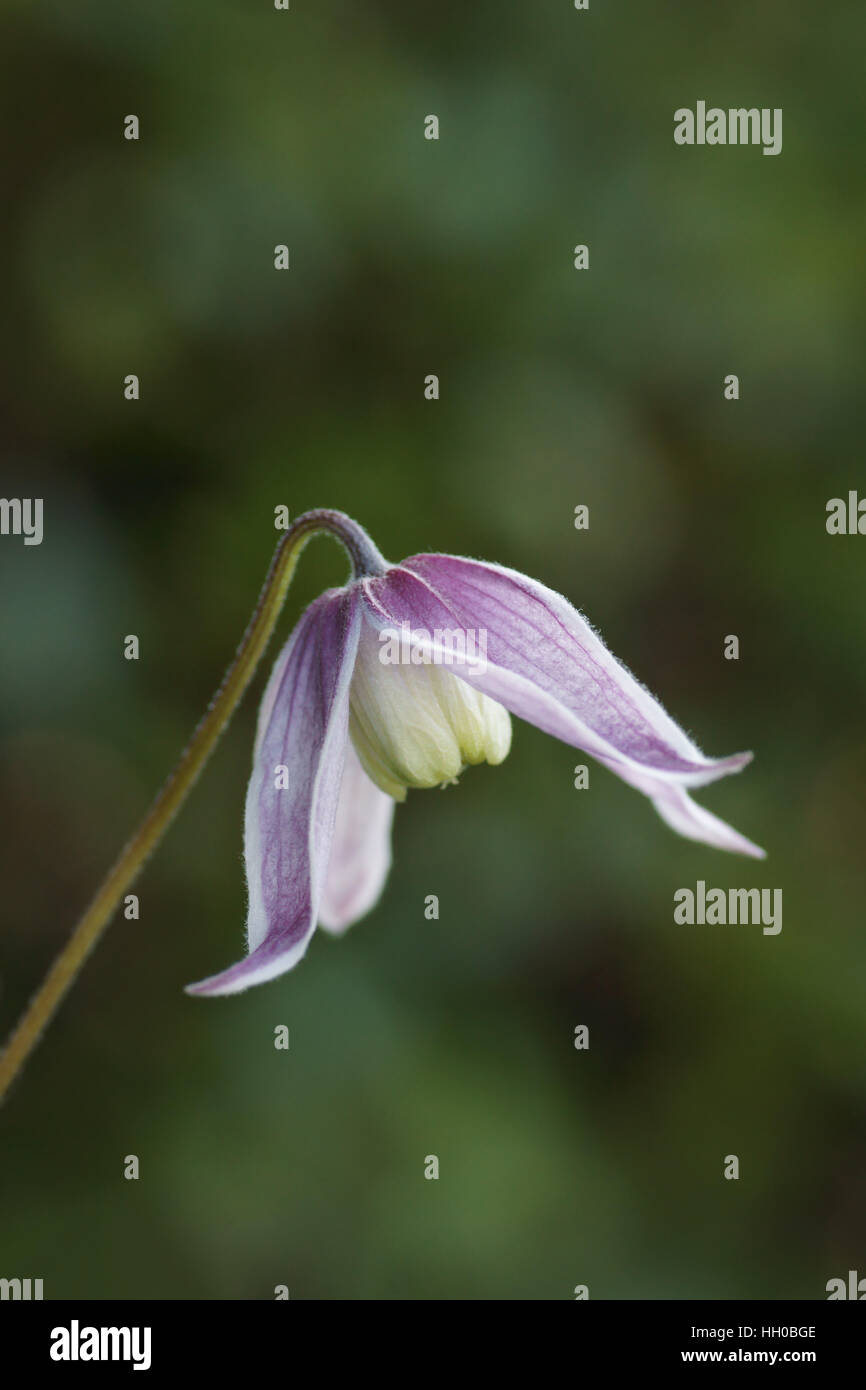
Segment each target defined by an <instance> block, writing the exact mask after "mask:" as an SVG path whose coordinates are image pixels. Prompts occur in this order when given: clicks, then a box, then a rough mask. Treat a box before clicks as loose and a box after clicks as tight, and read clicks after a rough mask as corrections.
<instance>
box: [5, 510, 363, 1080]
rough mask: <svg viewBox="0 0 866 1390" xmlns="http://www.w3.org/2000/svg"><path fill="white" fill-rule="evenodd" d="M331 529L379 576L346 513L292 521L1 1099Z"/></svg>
mask: <svg viewBox="0 0 866 1390" xmlns="http://www.w3.org/2000/svg"><path fill="white" fill-rule="evenodd" d="M321 531H326V532H329V533H330V534H331V535H333V536H334V537H335V539H337V540H339V541H341V542H342V544H343V545H344V547H345V549H346V550H347V551H348V553H349V557H350V559H351V561H352V568H353V573H354V576H355V577H356V578H357V577H360V576H362V575H364V574H374V573H378V572H380V567H384V563H385V562H384V561H383V560H382V557H381V555H380V554H379V552H378V551H377V550H376V547H375V546H374V545H373V543H372V541H371V540H370V539H369V537H368V536H367V535H366V533H365V532H364V531H363V530H362V529H361V527H360V526H358V525H357V524H356V523H355V522H353V521H351V520H350V519H349V517H346V516H343V515H342V514H341V513H340V512H331V511H324V510H322V511H313V512H306V513H305V514H304V515H303V516H301V517H298V519H297V520H296V521H295V522H293V524H292V525H291V526H290V527H289V529H288V530H287V531H286V534H285V535H284V536H283V538H282V539H281V541H280V543H279V545H278V546H277V548H276V551H275V553H274V558H273V560H272V561H271V567H270V569H269V570H268V573H267V577H266V578H265V582H264V585H263V586H262V591H261V593H260V595H259V599H258V603H257V604H256V607H255V610H254V612H253V615H252V617H251V618H250V621H249V624H248V626H247V630H246V632H245V633H244V636H243V638H242V640H241V644H240V646H239V647H238V650H237V654H236V656H235V659H234V661H233V662H232V664H231V666H230V667H229V669H228V671H227V672H226V674H225V676H224V678H223V682H222V685H221V686H220V687H219V689H218V690H217V692H216V694H215V695H214V697H213V699H212V700H211V703H210V705H209V706H208V709H207V712H206V714H205V715H204V717H203V718H202V720H201V721H200V723H199V724H198V727H197V728H196V730H195V732H194V733H193V736H192V738H191V739H190V741H189V743H188V745H187V747H186V749H185V750H184V752H183V753H182V754H181V758H180V761H179V762H178V764H177V766H176V767H175V769H174V771H173V772H172V773H171V775H170V776H169V778H168V781H167V782H166V783H165V785H164V786H163V788H162V791H161V792H160V793H159V795H158V796H157V798H156V800H155V801H154V803H153V805H152V806H151V808H150V810H149V811H148V812H147V815H146V816H145V817H144V820H143V821H142V822H141V824H140V825H139V827H138V829H137V830H136V831H135V833H134V835H133V836H132V838H131V839H130V840H129V841H128V842H127V844H126V846H125V847H124V849H123V850H122V851H121V854H120V857H119V858H118V859H117V861H116V863H115V864H114V866H113V868H112V869H111V870H110V871H109V874H108V876H107V878H106V879H105V880H104V882H103V883H102V886H101V887H100V888H99V890H98V892H97V894H96V896H95V898H94V899H93V901H92V902H91V904H90V906H89V907H88V908H87V911H86V912H85V913H84V916H83V917H82V918H81V919H80V921H79V922H78V925H77V926H76V927H75V929H74V931H73V933H72V935H71V937H70V938H69V941H68V942H67V944H66V945H65V946H64V948H63V950H62V951H61V952H60V954H59V956H58V957H57V959H56V960H55V961H54V964H53V965H52V966H51V969H50V970H49V971H48V974H47V975H46V976H45V979H44V980H43V982H42V984H41V985H40V986H39V989H38V990H37V992H36V994H34V996H33V998H32V999H31V1001H30V1003H29V1004H28V1006H27V1008H26V1009H25V1011H24V1013H23V1015H22V1017H21V1019H20V1021H19V1023H18V1026H17V1027H16V1029H15V1031H14V1032H13V1034H12V1036H11V1038H10V1039H9V1042H8V1044H7V1046H6V1048H5V1050H4V1051H3V1053H2V1054H0V1101H2V1099H3V1097H4V1096H5V1095H6V1092H7V1091H8V1089H9V1087H10V1086H11V1084H12V1082H13V1081H14V1080H15V1078H16V1076H17V1075H18V1073H19V1072H20V1071H21V1068H22V1067H23V1066H24V1063H25V1062H26V1061H27V1058H28V1057H29V1056H30V1053H31V1052H32V1051H33V1049H34V1047H35V1046H36V1044H37V1042H38V1041H39V1038H40V1036H41V1034H42V1033H43V1031H44V1030H45V1028H46V1026H47V1025H48V1023H49V1022H50V1021H51V1019H52V1017H53V1016H54V1014H55V1012H56V1011H57V1009H58V1007H59V1005H60V1004H61V1002H62V1000H63V998H64V996H65V995H66V993H67V991H68V990H69V989H70V987H71V985H72V983H73V981H74V980H75V978H76V976H77V975H78V972H79V970H80V969H81V967H82V965H83V964H84V962H85V960H86V959H87V957H88V956H89V954H90V952H91V951H92V950H93V948H94V946H95V945H96V943H97V941H98V940H99V938H100V937H101V936H102V933H103V932H104V931H105V928H106V927H107V926H108V923H109V921H110V920H111V917H112V914H113V913H114V911H115V909H116V907H117V905H118V903H119V902H120V900H121V898H122V896H123V894H124V893H125V891H126V890H127V889H128V888H129V886H130V884H131V883H132V882H133V881H134V879H135V878H136V877H137V875H138V874H139V872H140V871H141V869H142V868H143V866H144V863H145V861H146V859H147V858H148V856H149V855H150V853H151V851H152V850H153V849H155V847H156V846H157V844H158V843H159V841H160V840H161V839H162V836H163V835H164V834H165V832H166V830H167V829H168V827H169V825H170V824H171V822H172V820H173V819H174V817H175V815H176V814H177V812H178V811H179V810H180V807H181V806H182V805H183V803H184V801H185V800H186V798H187V796H188V795H189V792H190V791H191V790H192V787H193V786H194V784H195V782H196V780H197V778H198V776H199V773H200V772H201V770H202V768H203V767H204V765H205V763H206V762H207V760H208V758H209V757H210V755H211V753H212V752H213V750H214V748H215V746H216V743H217V741H218V739H219V736H220V734H221V733H222V731H223V730H224V729H225V727H226V725H227V724H228V722H229V720H230V719H231V717H232V715H233V714H234V711H235V709H236V708H237V706H238V704H239V703H240V700H241V697H242V696H243V694H244V691H245V690H246V688H247V686H248V685H249V683H250V681H251V679H252V677H253V673H254V672H255V669H256V667H257V665H258V663H259V660H260V659H261V656H262V654H263V652H264V650H265V648H266V647H267V645H268V642H269V640H270V638H271V635H272V633H273V630H274V627H275V625H276V623H277V620H278V618H279V616H280V612H281V610H282V606H283V603H284V601H285V597H286V594H287V592H288V589H289V585H290V583H291V581H292V576H293V574H294V572H295V566H296V565H297V563H298V559H299V557H300V554H301V551H302V550H303V548H304V546H305V545H306V543H307V541H308V540H310V538H311V537H312V536H313V535H315V534H316V533H317V532H321Z"/></svg>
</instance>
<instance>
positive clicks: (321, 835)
mask: <svg viewBox="0 0 866 1390" xmlns="http://www.w3.org/2000/svg"><path fill="white" fill-rule="evenodd" d="M313 518H315V519H319V520H320V521H321V528H324V529H328V530H330V531H331V532H332V533H333V534H334V535H336V536H337V537H338V539H340V540H341V541H342V542H343V544H344V545H345V547H346V549H347V550H348V552H349V554H350V557H351V559H352V562H353V576H352V578H351V580H350V582H349V583H348V584H346V585H345V586H344V587H343V588H341V589H329V590H327V591H326V592H325V593H323V594H321V595H320V596H319V598H317V599H316V600H315V601H314V602H313V603H312V604H311V605H310V607H309V608H308V609H307V610H306V612H305V613H304V614H303V616H302V617H301V619H300V621H299V622H298V624H297V626H296V627H295V629H294V631H293V632H292V634H291V636H290V638H289V640H288V642H287V643H286V645H285V647H284V648H283V650H282V652H281V653H280V655H279V657H278V658H277V662H276V664H275V666H274V670H273V673H272V675H271V677H270V680H269V682H268V685H267V688H266V690H265V694H264V698H263V700H262V706H261V710H260V713H259V721H258V732H257V737H256V744H255V752H254V757H253V771H252V776H251V778H250V783H249V789H248V792H247V800H246V814H245V836H244V838H245V844H244V853H245V860H246V872H247V885H248V891H249V912H248V921H247V949H248V954H247V956H246V958H245V959H244V960H242V961H239V962H238V963H237V964H236V965H233V966H231V967H230V968H229V969H228V970H225V971H223V972H222V973H220V974H218V975H214V976H211V977H210V978H208V979H205V980H202V981H200V982H199V983H198V984H194V985H190V986H188V990H189V992H191V993H193V994H208V995H214V994H233V993H236V992H237V991H239V990H243V989H247V988H248V987H249V986H250V985H254V984H260V983H262V982H263V981H265V980H270V979H273V978H274V977H275V976H277V975H281V974H282V973H283V972H284V971H286V970H290V969H291V968H292V966H294V965H296V964H297V962H298V961H299V960H300V959H301V957H302V956H303V954H304V952H305V951H306V949H307V946H308V944H309V941H310V938H311V936H312V934H313V932H314V930H315V927H316V924H317V922H318V923H319V924H320V925H321V926H323V927H325V928H326V929H327V930H329V931H331V932H342V931H344V930H345V929H346V927H348V926H350V925H351V924H352V923H353V922H355V921H357V919H358V918H359V917H361V916H363V915H364V913H366V912H368V911H369V909H370V908H371V907H372V906H373V905H374V904H375V902H376V901H377V899H378V897H379V895H380V893H381V891H382V887H383V885H384V883H385V879H386V878H387V875H388V871H389V868H390V863H391V847H390V842H391V821H392V818H393V812H394V805H395V801H400V800H403V799H404V798H405V796H406V791H407V788H409V787H432V786H437V785H447V784H448V783H451V782H453V781H455V780H456V779H457V778H458V776H459V775H460V773H461V772H462V770H463V768H464V767H466V766H467V765H470V764H476V763H481V762H485V761H486V762H489V763H493V764H496V763H500V762H502V760H503V759H504V758H505V757H506V756H507V754H508V750H509V747H510V742H511V724H510V719H509V711H510V713H511V714H514V715H517V716H518V717H519V718H521V719H525V720H527V721H528V722H529V723H531V724H535V725H536V726H537V727H538V728H539V729H542V730H543V731H544V732H545V733H548V734H552V735H553V736H554V737H555V738H559V739H562V740H563V742H565V743H568V744H571V745H572V746H573V747H575V748H580V749H582V750H583V751H584V752H585V753H589V754H591V755H592V756H593V757H594V758H596V759H597V760H598V761H599V762H601V763H603V764H604V765H605V767H608V768H610V770H611V771H612V772H615V773H616V774H617V776H619V777H621V778H622V779H623V781H625V782H628V783H629V784H630V785H631V786H633V787H636V788H637V789H638V791H641V792H643V793H644V794H645V795H646V796H648V797H649V798H650V800H651V801H652V803H653V805H654V806H655V808H656V810H657V811H658V812H659V814H660V815H661V816H662V818H663V819H664V820H665V821H667V823H668V825H670V826H671V827H672V828H673V829H674V830H676V831H677V832H678V833H679V834H680V835H684V836H687V837H688V838H689V839H692V840H700V841H703V842H704V843H705V844H709V845H714V846H716V847H717V848H719V849H727V850H733V851H736V852H739V853H741V854H749V855H753V856H755V857H758V858H762V857H763V850H761V849H759V848H758V847H757V846H756V845H754V844H752V843H751V841H750V840H747V839H745V837H744V836H742V835H740V834H738V833H737V831H735V830H733V829H732V828H731V827H730V826H729V825H726V824H725V822H724V821H722V820H720V819H719V818H718V817H717V816H714V815H712V814H711V812H709V811H706V810H704V808H703V807H701V806H698V805H697V804H696V803H695V802H694V801H693V800H692V799H691V797H690V795H689V788H691V787H700V786H703V785H704V784H705V783H708V782H713V781H715V780H716V779H717V778H719V777H724V776H726V775H727V774H728V773H732V772H739V771H740V769H741V768H743V767H744V766H745V765H746V764H747V763H748V762H749V761H750V760H751V756H752V755H751V753H737V754H734V755H733V756H732V757H729V758H720V759H711V758H706V757H705V756H704V755H703V753H701V752H700V751H699V749H698V748H697V747H696V746H695V744H694V743H693V742H692V741H691V739H690V738H689V737H688V736H687V735H686V734H685V733H684V732H683V730H682V729H680V727H679V726H678V725H677V724H675V723H674V721H673V720H672V719H671V718H670V716H669V715H668V714H666V713H665V711H664V710H663V709H662V707H661V705H660V704H659V703H658V701H657V700H655V699H654V698H653V696H652V695H650V694H649V692H648V691H647V690H645V689H644V687H643V686H642V685H640V684H639V683H638V682H637V681H636V680H635V679H634V677H633V676H632V675H631V674H630V673H629V672H628V671H627V670H626V669H625V667H624V666H623V665H622V664H621V663H620V662H619V661H617V659H616V658H615V657H614V656H613V655H612V654H611V652H609V651H608V649H607V648H606V647H605V645H604V643H603V642H602V640H601V638H600V637H599V636H598V634H597V633H596V632H594V631H593V629H592V628H591V627H590V626H589V624H588V623H587V621H586V619H585V618H583V617H582V616H581V615H580V613H578V611H577V610H576V609H575V608H573V607H572V606H571V604H570V603H568V602H567V601H566V600H565V599H564V598H562V597H561V596H560V595H559V594H556V593H554V592H553V591H552V590H551V589H548V588H546V587H545V586H544V585H543V584H540V583H538V582H537V581H536V580H534V579H530V578H528V577H527V576H526V575H524V574H519V573H517V571H515V570H511V569H506V568H504V567H503V566H501V565H493V564H486V563H484V562H482V561H479V560H470V559H464V558H461V557H459V556H455V555H439V554H427V555H414V556H412V557H411V559H408V560H404V561H402V562H401V563H400V564H397V565H390V564H388V563H387V562H386V561H385V560H384V559H383V558H382V556H381V555H380V554H379V551H378V550H377V549H376V547H375V546H374V545H373V543H372V541H371V540H370V538H369V537H368V536H367V535H366V533H365V532H364V531H363V530H362V529H361V528H360V527H359V526H358V525H357V524H356V523H355V522H353V521H351V520H350V519H349V518H348V517H346V516H343V515H342V514H340V513H338V512H321V513H309V514H308V515H307V517H305V518H302V519H301V520H302V521H304V522H308V525H307V529H308V530H309V529H311V525H310V524H309V520H310V519H313Z"/></svg>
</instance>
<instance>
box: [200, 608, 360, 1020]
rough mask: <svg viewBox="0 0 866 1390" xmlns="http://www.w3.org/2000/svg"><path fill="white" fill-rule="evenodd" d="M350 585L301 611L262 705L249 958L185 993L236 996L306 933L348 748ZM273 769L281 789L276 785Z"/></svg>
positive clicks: (251, 802) (353, 637) (251, 837)
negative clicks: (284, 781)
mask: <svg viewBox="0 0 866 1390" xmlns="http://www.w3.org/2000/svg"><path fill="white" fill-rule="evenodd" d="M360 623H361V598H360V590H359V589H358V587H357V586H350V587H349V588H347V589H332V590H329V591H328V592H327V593H324V594H322V595H321V596H320V597H319V598H318V599H316V600H315V602H314V603H312V604H311V605H310V607H309V608H308V609H307V610H306V612H305V613H304V615H303V616H302V618H301V619H300V621H299V622H298V624H297V627H296V628H295V630H294V632H293V633H292V635H291V637H290V638H289V640H288V642H287V643H286V646H285V647H284V648H283V650H282V652H281V653H280V655H279V657H278V658H277V662H276V665H275V666H274V669H273V672H272V674H271V678H270V680H269V682H268V686H267V689H266V690H265V695H264V698H263V701H262V706H261V713H260V717H259V730H258V736H257V739H256V747H255V753H254V758H253V771H252V776H251V778H250V783H249V787H248V790H247V800H246V815H245V821H244V858H245V861H246V872H247V888H248V892H249V909H248V916H247V950H248V952H249V954H248V955H247V956H246V958H245V959H244V960H242V961H239V962H238V963H237V964H236V965H233V966H231V967H230V968H229V969H228V970H224V971H222V972H221V973H220V974H218V975H212V976H210V977H209V978H208V979H205V980H201V981H199V983H197V984H194V985H189V986H187V992H188V993H190V994H207V995H214V994H236V993H238V992H239V991H240V990H244V989H248V988H249V987H250V985H256V984H261V983H262V982H263V981H265V980H271V979H273V978H274V977H275V976H277V975H282V974H283V973H284V971H286V970H291V968H292V966H293V965H296V964H297V962H298V961H299V960H300V959H301V957H302V956H303V954H304V952H305V951H306V949H307V946H308V944H309V941H310V937H311V936H312V934H313V931H314V930H315V925H316V918H317V915H318V911H319V902H320V899H321V896H322V892H323V887H324V883H325V873H326V869H327V867H328V861H329V859H330V857H331V843H332V837H333V833H334V824H335V820H336V815H337V805H338V799H339V794H340V786H341V783H342V780H343V768H344V763H345V760H346V751H347V745H348V721H349V683H350V680H351V675H352V670H353V667H354V662H355V653H356V651H357V647H358V634H359V630H360ZM278 768H286V769H287V770H288V785H287V786H285V787H281V788H279V789H278V786H277V782H278V779H279V776H280V774H278V772H277V769H278Z"/></svg>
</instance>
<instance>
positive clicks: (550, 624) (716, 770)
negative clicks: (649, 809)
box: [364, 555, 763, 857]
mask: <svg viewBox="0 0 866 1390" xmlns="http://www.w3.org/2000/svg"><path fill="white" fill-rule="evenodd" d="M364 591H365V597H366V600H367V603H368V605H369V610H370V612H371V614H372V615H373V616H374V618H375V620H376V621H377V622H378V623H379V624H380V625H381V626H389V625H390V626H395V627H396V626H399V624H400V623H402V622H408V623H410V624H411V627H412V630H413V634H414V633H417V632H418V631H419V629H420V630H423V631H424V632H426V633H427V634H429V645H430V647H431V650H432V651H433V652H434V653H435V652H436V651H437V649H438V648H437V642H436V637H435V633H436V629H440V630H443V629H446V630H447V629H449V628H450V629H454V628H462V629H473V630H474V631H475V632H476V633H478V632H480V631H483V632H484V633H485V634H486V644H487V664H486V670H484V671H483V672H481V671H476V673H475V674H474V675H473V674H472V672H471V671H470V669H469V667H468V666H465V665H464V666H461V665H460V664H452V665H451V666H450V667H449V669H450V670H451V671H453V673H454V674H455V675H458V676H460V677H461V678H462V679H464V680H467V681H470V682H471V684H472V685H473V686H475V687H476V688H477V689H479V690H482V691H484V693H485V694H487V695H489V696H491V697H492V698H493V699H495V700H498V701H499V702H500V704H502V705H504V706H505V708H506V709H507V710H510V712H511V713H512V714H515V715H517V716H518V717H519V718H521V719H525V720H527V721H528V722H529V723H530V724H535V725H536V726H537V727H538V728H540V729H542V730H543V731H544V732H545V733H548V734H552V735H553V736H554V737H555V738H559V739H562V740H563V742H565V743H568V744H571V745H572V746H573V747H576V748H580V749H582V750H583V751H584V752H586V753H589V754H591V755H592V756H593V757H595V758H597V759H598V761H599V762H601V763H603V764H604V765H605V766H606V767H608V768H610V769H611V771H612V772H615V773H616V774H617V775H618V776H619V777H621V778H623V780H624V781H626V782H628V783H629V784H630V785H631V786H634V787H636V788H637V789H638V790H639V791H642V792H644V793H645V795H647V796H649V797H650V799H651V800H652V801H653V803H654V804H655V806H656V809H657V810H658V811H659V813H660V814H661V815H662V817H663V818H664V819H665V820H666V821H667V823H668V824H669V825H670V826H671V827H672V828H673V829H675V830H677V831H678V832H679V833H680V834H681V835H685V836H687V837H688V838H691V839H695V840H701V841H703V842H705V843H707V844H712V845H715V846H716V847H717V848H720V849H735V850H737V851H738V852H740V853H743V854H750V855H753V856H755V857H762V856H763V851H762V850H760V849H759V848H758V846H757V845H753V844H752V843H751V841H749V840H746V839H745V838H744V837H743V836H740V835H738V834H737V832H736V831H734V830H732V829H731V828H730V827H729V826H726V825H725V824H724V822H723V821H720V820H718V818H717V817H715V816H712V815H711V814H710V813H709V812H707V811H704V810H703V808H701V807H699V806H697V805H696V804H695V803H694V802H693V801H692V800H691V798H690V797H689V796H688V795H686V793H685V788H687V787H697V786H702V785H704V784H706V783H709V782H713V781H715V780H716V779H717V778H719V777H724V776H726V775H727V774H728V773H732V772H739V771H740V770H741V768H743V767H745V766H746V764H747V763H748V762H750V761H751V757H752V755H751V753H737V754H734V755H733V756H732V757H729V758H718V759H714V758H707V757H705V756H704V754H703V753H702V752H701V751H700V749H699V748H698V747H697V746H696V744H695V743H693V742H692V740H691V739H690V738H689V737H688V735H687V734H686V733H685V732H684V730H682V729H681V728H680V727H679V725H678V724H676V723H675V722H674V720H673V719H671V717H670V715H668V714H667V713H666V711H665V710H664V709H663V708H662V706H661V705H660V704H659V702H658V700H656V699H655V698H654V697H653V696H652V695H651V694H650V693H649V691H648V690H646V689H645V688H644V686H642V685H640V683H639V682H638V681H636V680H635V678H634V676H632V675H631V673H630V672H629V671H628V670H627V669H626V668H625V667H624V666H623V665H622V663H621V662H620V661H618V660H617V658H616V657H615V656H614V655H613V653H612V652H610V651H609V650H608V648H607V647H606V646H605V645H604V643H603V642H602V640H601V638H600V637H599V636H598V634H597V633H596V632H594V631H593V629H592V628H591V627H590V625H589V623H588V622H587V621H586V619H585V618H584V617H583V616H582V615H581V614H580V613H579V612H578V611H577V609H575V608H574V607H572V605H571V604H570V603H568V601H567V600H566V599H564V598H563V597H562V595H560V594H557V593H555V592H554V591H553V590H552V589H548V588H546V587H545V585H543V584H539V583H538V582H537V581H535V580H533V579H530V578H528V577H527V576H526V575H523V574H519V573H518V572H517V571H516V570H511V569H506V568H504V567H503V566H500V565H491V564H486V563H484V562H482V561H478V560H470V559H463V558H461V557H459V556H453V555H415V556H412V557H411V558H410V559H408V560H405V561H403V562H402V564H400V565H395V566H393V567H392V568H391V569H390V570H389V571H388V573H387V574H386V575H384V576H382V577H381V578H375V579H368V580H365V581H364Z"/></svg>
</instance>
